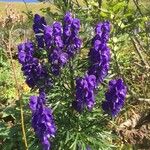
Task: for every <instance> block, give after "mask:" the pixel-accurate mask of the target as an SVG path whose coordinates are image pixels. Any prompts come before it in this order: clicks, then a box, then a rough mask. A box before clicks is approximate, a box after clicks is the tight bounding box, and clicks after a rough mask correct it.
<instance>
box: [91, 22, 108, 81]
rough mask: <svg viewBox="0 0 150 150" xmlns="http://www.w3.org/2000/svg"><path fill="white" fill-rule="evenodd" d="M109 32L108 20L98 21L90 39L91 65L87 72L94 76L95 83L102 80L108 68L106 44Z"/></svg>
mask: <svg viewBox="0 0 150 150" xmlns="http://www.w3.org/2000/svg"><path fill="white" fill-rule="evenodd" d="M109 32H110V24H109V22H103V23H99V24H98V25H97V26H96V28H95V34H96V35H95V37H94V38H93V39H92V48H91V49H90V52H89V59H90V63H91V65H90V67H89V70H88V74H89V75H95V76H96V82H97V84H99V83H102V82H103V80H104V78H105V77H106V76H107V74H108V70H109V61H110V50H109V47H108V46H107V42H108V39H109Z"/></svg>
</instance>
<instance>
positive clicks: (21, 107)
mask: <svg viewBox="0 0 150 150" xmlns="http://www.w3.org/2000/svg"><path fill="white" fill-rule="evenodd" d="M12 30H13V26H12V28H11V30H10V31H9V43H8V44H9V45H8V51H9V54H10V62H11V66H12V71H13V77H14V80H15V84H16V90H17V97H18V99H19V101H20V115H21V128H22V134H23V138H22V140H23V141H24V145H25V149H26V150H28V145H27V139H26V133H25V126H24V116H23V105H22V100H21V92H20V88H19V84H18V80H17V75H16V71H15V66H14V63H13V57H12V52H11V44H12V41H11V39H12V37H11V34H12Z"/></svg>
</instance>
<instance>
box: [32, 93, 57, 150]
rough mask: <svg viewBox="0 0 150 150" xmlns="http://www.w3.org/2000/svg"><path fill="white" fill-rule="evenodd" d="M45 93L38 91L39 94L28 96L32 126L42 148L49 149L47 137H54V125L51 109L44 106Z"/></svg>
mask: <svg viewBox="0 0 150 150" xmlns="http://www.w3.org/2000/svg"><path fill="white" fill-rule="evenodd" d="M45 103H46V94H45V93H44V92H40V94H39V96H38V97H37V96H31V97H30V109H31V111H32V127H33V128H34V131H35V133H36V135H37V136H38V138H39V139H40V142H41V143H42V146H43V150H49V149H50V142H49V138H50V137H54V136H55V133H56V127H55V124H54V119H53V115H52V111H51V109H49V108H48V107H46V105H45Z"/></svg>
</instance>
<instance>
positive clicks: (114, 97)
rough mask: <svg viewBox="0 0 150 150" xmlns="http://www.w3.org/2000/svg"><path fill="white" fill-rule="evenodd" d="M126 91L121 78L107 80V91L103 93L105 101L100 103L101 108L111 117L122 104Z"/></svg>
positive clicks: (117, 111)
mask: <svg viewBox="0 0 150 150" xmlns="http://www.w3.org/2000/svg"><path fill="white" fill-rule="evenodd" d="M126 92H127V89H126V86H125V85H124V82H123V80H122V79H117V80H111V81H109V87H108V91H107V92H106V93H105V98H106V101H104V102H103V103H102V108H103V110H104V111H105V112H107V113H108V114H110V115H111V116H113V117H114V116H116V115H117V114H118V113H119V112H120V110H121V108H122V107H123V105H124V101H125V97H126Z"/></svg>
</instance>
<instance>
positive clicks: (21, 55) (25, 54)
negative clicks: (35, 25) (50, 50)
mask: <svg viewBox="0 0 150 150" xmlns="http://www.w3.org/2000/svg"><path fill="white" fill-rule="evenodd" d="M34 52H35V50H34V45H33V43H32V42H30V41H27V42H25V43H22V44H20V45H18V59H19V62H20V63H21V64H22V71H23V73H24V75H25V76H26V83H27V84H28V85H29V87H31V88H34V87H35V86H37V87H40V88H46V87H50V86H51V85H52V81H51V78H50V77H49V75H48V73H47V71H46V68H45V67H44V66H43V65H42V64H40V63H39V60H38V59H37V58H35V57H34Z"/></svg>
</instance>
